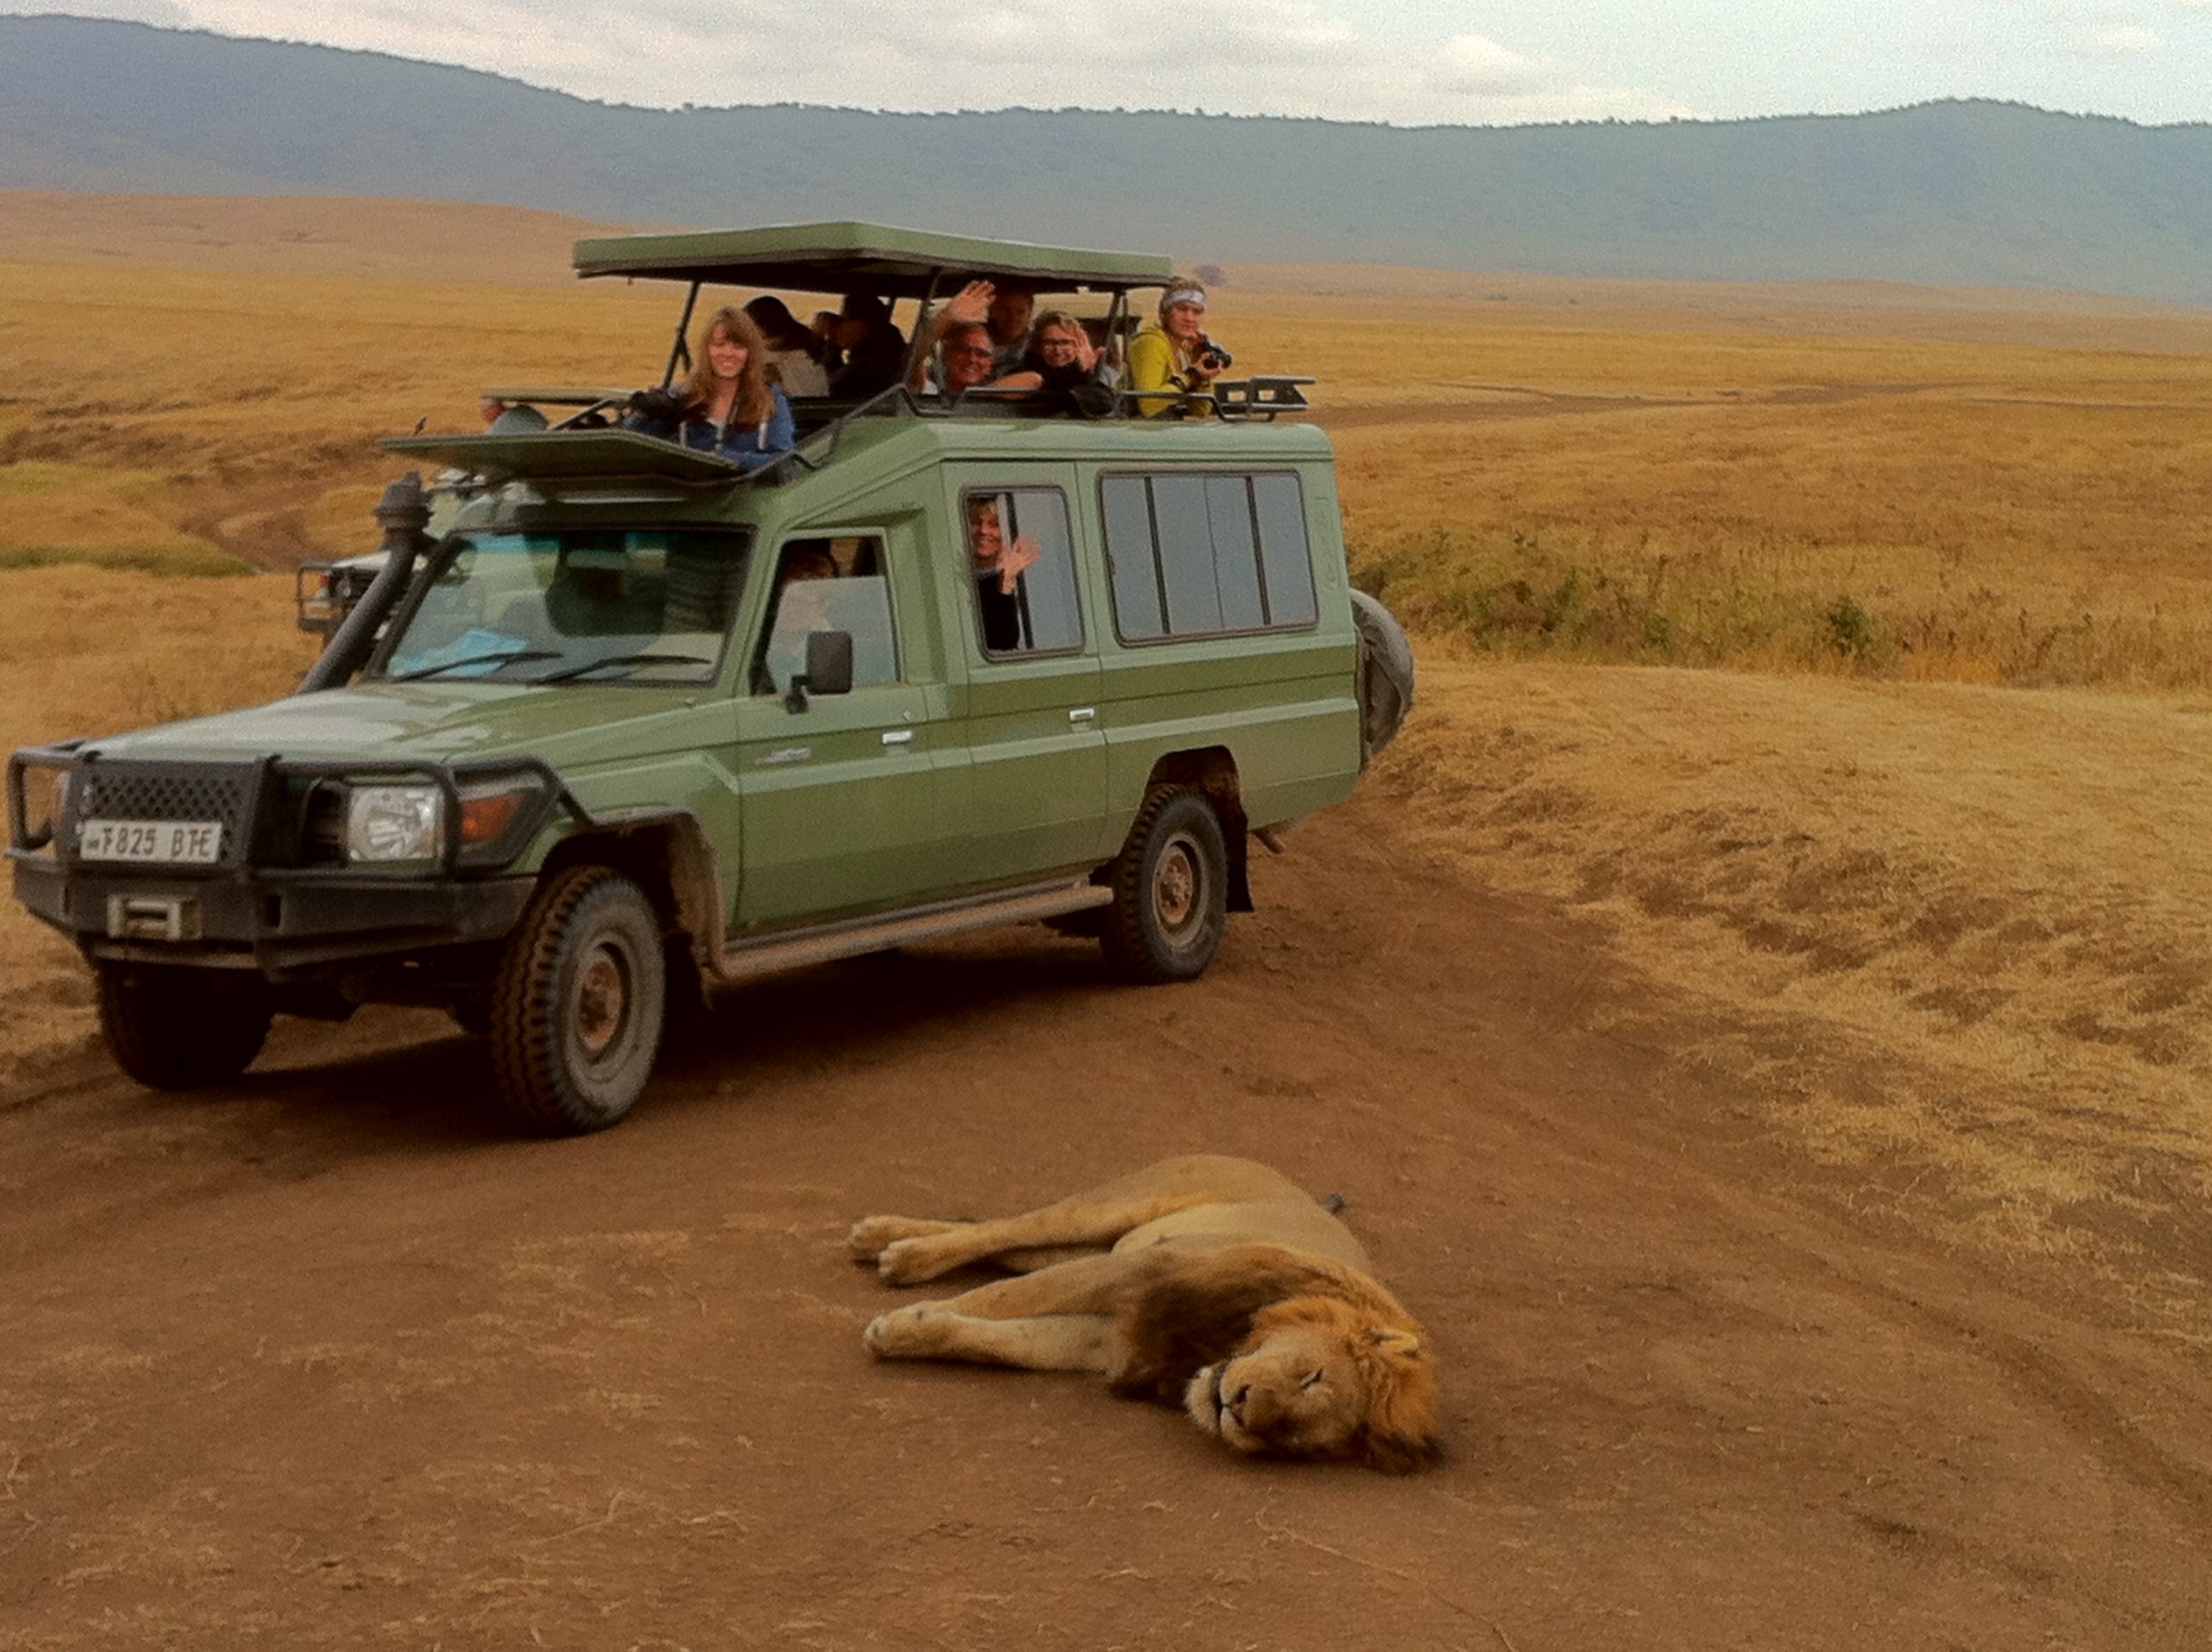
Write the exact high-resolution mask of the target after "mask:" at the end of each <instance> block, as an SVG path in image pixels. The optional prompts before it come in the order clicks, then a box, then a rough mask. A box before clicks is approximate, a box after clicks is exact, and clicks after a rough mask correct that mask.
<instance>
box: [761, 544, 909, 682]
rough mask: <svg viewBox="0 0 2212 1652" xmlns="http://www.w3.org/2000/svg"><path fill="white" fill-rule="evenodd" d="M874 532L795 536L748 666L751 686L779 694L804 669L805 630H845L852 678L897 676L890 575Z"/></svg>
mask: <svg viewBox="0 0 2212 1652" xmlns="http://www.w3.org/2000/svg"><path fill="white" fill-rule="evenodd" d="M882 566H883V555H882V549H881V547H880V546H879V545H878V544H877V543H876V542H875V541H873V540H861V539H794V540H793V541H792V542H790V543H789V544H787V545H785V546H784V548H783V555H782V556H781V559H780V562H779V565H778V567H777V569H776V591H775V610H774V613H775V617H774V618H773V619H772V620H770V622H769V629H768V635H767V638H766V639H765V641H763V645H762V648H761V654H760V659H759V661H758V663H757V666H756V668H755V670H754V672H753V692H754V693H756V694H769V693H775V694H781V693H783V692H784V691H785V690H787V689H789V688H790V687H791V679H792V677H793V673H795V672H799V671H805V669H806V635H807V633H808V632H810V631H843V632H846V633H847V634H848V635H850V636H851V637H852V639H853V686H854V688H856V689H865V688H872V687H874V686H876V685H878V684H879V683H896V682H897V681H898V645H897V641H896V634H895V632H894V631H893V629H892V627H891V593H890V581H889V580H886V579H884V576H883V575H882V574H879V573H875V572H872V571H871V572H866V573H860V572H854V571H853V570H855V569H862V568H865V569H869V570H873V569H877V568H881V567H882Z"/></svg>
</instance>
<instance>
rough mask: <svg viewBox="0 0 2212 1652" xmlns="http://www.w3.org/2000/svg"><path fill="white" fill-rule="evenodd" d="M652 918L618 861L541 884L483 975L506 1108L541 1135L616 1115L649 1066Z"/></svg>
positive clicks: (663, 1006) (656, 995)
mask: <svg viewBox="0 0 2212 1652" xmlns="http://www.w3.org/2000/svg"><path fill="white" fill-rule="evenodd" d="M667 1001H668V1000H667V977H666V973H665V964H664V962H663V957H662V951H661V934H660V920H659V917H658V916H657V915H656V914H655V913H654V912H653V903H652V902H650V901H648V900H647V899H646V897H645V891H644V890H641V889H640V888H638V886H637V885H636V884H634V883H632V882H631V881H630V880H629V878H624V877H623V875H622V874H621V873H620V872H614V871H611V870H610V869H609V868H607V867H605V866H571V867H569V868H568V870H567V871H565V872H558V873H556V874H555V875H554V876H553V877H552V878H550V879H548V880H547V881H546V882H545V884H544V885H543V886H541V887H540V888H539V890H538V893H537V895H536V896H533V897H532V900H531V902H530V906H529V908H528V909H527V910H526V911H525V912H524V913H523V914H522V921H521V922H520V923H519V924H517V925H516V926H515V929H514V933H513V935H511V936H509V937H508V938H507V951H506V952H505V954H504V955H503V956H502V957H501V960H500V967H499V974H498V975H497V977H496V978H495V980H494V981H493V983H492V993H491V1047H492V1062H493V1067H494V1070H495V1072H496V1074H497V1076H498V1080H499V1088H500V1094H501V1098H502V1099H503V1100H504V1101H505V1102H506V1103H507V1107H508V1108H509V1110H510V1111H512V1112H513V1114H515V1116H516V1117H517V1118H519V1119H520V1120H521V1121H523V1122H524V1123H525V1124H526V1125H528V1126H529V1127H531V1128H532V1129H533V1130H537V1131H541V1132H543V1133H546V1134H548V1135H581V1134H583V1133H586V1132H588V1131H592V1130H604V1129H605V1128H606V1127H608V1126H609V1125H611V1124H615V1123H617V1122H619V1121H620V1120H621V1119H622V1118H623V1115H624V1114H627V1113H628V1112H629V1110H630V1108H631V1106H632V1105H633V1104H635V1102H636V1101H637V1098H638V1096H640V1095H641V1094H643V1093H644V1090H645V1084H646V1080H647V1078H651V1077H652V1075H653V1062H654V1060H656V1059H657V1058H658V1057H659V1054H660V1034H661V1028H662V1025H663V1023H664V1022H665V1018H666V1012H667Z"/></svg>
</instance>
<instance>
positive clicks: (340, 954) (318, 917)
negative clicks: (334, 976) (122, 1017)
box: [9, 851, 535, 981]
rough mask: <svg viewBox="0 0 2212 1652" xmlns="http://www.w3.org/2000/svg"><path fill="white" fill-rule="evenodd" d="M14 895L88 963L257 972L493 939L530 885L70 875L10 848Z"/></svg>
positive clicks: (293, 971) (275, 975) (518, 909)
mask: <svg viewBox="0 0 2212 1652" xmlns="http://www.w3.org/2000/svg"><path fill="white" fill-rule="evenodd" d="M9 858H10V859H13V860H14V861H15V898H16V899H17V900H19V901H21V902H22V903H23V904H24V905H25V906H26V907H27V908H29V909H30V910H31V912H32V913H33V914H34V915H35V916H37V917H40V918H42V919H44V920H46V922H47V923H50V924H52V926H54V927H55V928H57V929H58V930H60V931H62V932H63V933H64V934H66V935H67V936H69V938H70V939H71V940H73V941H75V942H76V944H77V946H78V947H79V948H80V949H81V950H82V951H83V952H84V954H85V955H86V957H92V958H103V957H106V958H131V959H135V960H137V961H139V962H141V963H181V964H197V965H199V966H202V967H206V968H217V969H222V968H228V969H258V970H259V971H260V972H261V973H262V974H263V975H265V976H267V977H268V978H269V979H270V980H271V981H281V980H283V979H285V978H286V977H288V976H291V975H298V974H300V973H301V972H302V971H312V970H313V969H315V968H316V967H317V966H319V965H324V964H331V963H348V962H352V961H356V960H360V959H366V958H387V957H402V956H405V955H408V954H411V953H417V952H422V951H432V950H435V949H437V948H440V947H446V946H457V945H465V944H468V943H471V942H479V941H495V940H498V939H500V938H501V937H503V936H505V935H506V933H507V931H509V930H510V929H512V928H513V927H514V924H515V920H517V919H519V918H520V917H521V915H522V909H523V908H524V907H525V906H526V904H528V902H529V900H530V895H531V890H532V889H533V888H534V887H535V880H533V879H532V878H436V877H432V878H421V879H414V878H407V879H402V878H391V877H346V876H343V875H326V876H318V877H312V878H303V877H301V876H299V875H297V874H296V873H295V874H292V875H289V876H264V875H260V874H257V873H256V872H253V871H252V870H251V869H246V870H236V871H227V872H219V873H217V874H216V875H214V876H212V877H209V876H197V877H196V876H190V875H179V874H176V873H173V872H171V873H166V874H164V873H157V872H147V871H143V870H138V871H132V872H107V871H104V870H103V871H94V870H93V869H91V868H89V867H88V866H87V865H84V864H83V863H82V862H80V863H78V864H77V865H75V866H73V867H70V868H67V869H66V870H65V869H64V867H63V866H61V865H59V863H58V862H57V861H56V860H54V859H53V858H52V857H51V856H48V855H42V854H25V853H21V852H20V851H15V852H11V853H10V857H9Z"/></svg>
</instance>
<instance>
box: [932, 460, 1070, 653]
mask: <svg viewBox="0 0 2212 1652" xmlns="http://www.w3.org/2000/svg"><path fill="white" fill-rule="evenodd" d="M961 517H962V520H963V524H964V525H965V526H966V529H967V531H968V544H967V547H966V553H965V556H964V557H963V561H964V562H965V564H966V566H967V569H968V574H969V578H970V579H971V580H973V581H974V582H975V613H976V635H977V636H978V637H979V639H980V640H981V643H982V646H983V652H984V653H987V654H988V655H990V656H992V657H993V658H994V659H1004V658H1009V657H1018V656H1020V655H1023V654H1031V653H1066V652H1069V651H1071V650H1073V649H1078V648H1080V647H1082V646H1083V606H1082V602H1081V599H1080V598H1079V597H1078V595H1077V593H1076V574H1075V547H1074V543H1073V539H1072V538H1071V537H1070V535H1069V532H1068V521H1067V500H1066V496H1065V495H1062V494H1061V493H1060V489H1057V488H1009V489H1003V490H998V491H992V492H978V493H969V494H968V495H964V496H963V500H962V503H961ZM1024 545H1026V546H1027V547H1028V548H1030V549H1032V550H1035V552H1036V560H1035V561H1034V562H1030V564H1029V565H1028V566H1027V567H1026V568H1023V569H1022V570H1021V571H1020V572H1019V573H1018V574H1016V575H1015V580H1014V588H1013V589H1012V591H1011V592H1009V591H1007V590H1006V586H1005V575H1004V574H1002V573H1001V572H1000V557H1001V556H1005V555H1006V553H1007V552H1009V551H1018V550H1021V549H1023V548H1024ZM979 557H980V558H981V561H980V562H979V561H978V560H977V559H978V558H979Z"/></svg>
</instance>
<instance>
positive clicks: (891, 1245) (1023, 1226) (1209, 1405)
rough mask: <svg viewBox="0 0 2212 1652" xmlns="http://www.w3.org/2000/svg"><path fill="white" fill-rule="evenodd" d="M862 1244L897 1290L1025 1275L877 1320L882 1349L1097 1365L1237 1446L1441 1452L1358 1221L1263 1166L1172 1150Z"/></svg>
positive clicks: (1378, 1459)
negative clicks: (980, 1267)
mask: <svg viewBox="0 0 2212 1652" xmlns="http://www.w3.org/2000/svg"><path fill="white" fill-rule="evenodd" d="M851 1243H852V1249H853V1255H854V1259H855V1260H859V1261H862V1262H873V1263H874V1264H875V1265H876V1271H877V1272H878V1273H879V1274H880V1275H882V1277H883V1278H884V1282H885V1283H886V1284H889V1285H919V1284H921V1282H922V1281H924V1280H926V1279H933V1278H937V1277H938V1276H939V1274H942V1273H948V1272H951V1271H952V1270H953V1269H955V1268H957V1267H962V1266H967V1265H968V1264H969V1263H973V1262H985V1261H987V1262H991V1263H994V1264H996V1265H997V1266H1000V1267H1004V1268H1007V1269H1010V1270H1012V1272H1014V1273H1015V1274H1016V1276H1017V1277H1015V1278H1010V1279H1001V1280H998V1281H996V1282H994V1283H993V1284H990V1285H981V1286H979V1287H977V1288H976V1289H975V1290H973V1291H967V1292H964V1293H963V1294H962V1295H960V1296H957V1297H950V1298H947V1299H946V1300H945V1301H942V1302H921V1303H911V1304H909V1305H908V1306H907V1307H904V1308H900V1309H893V1310H892V1311H891V1312H890V1313H888V1314H884V1315H879V1316H878V1318H877V1319H876V1320H875V1321H873V1322H872V1323H871V1324H870V1325H869V1327H868V1328H867V1332H866V1343H867V1345H868V1349H869V1351H870V1352H872V1353H873V1354H875V1355H876V1356H877V1357H878V1358H883V1359H965V1360H974V1361H977V1362H979V1363H981V1364H993V1365H1014V1366H1019V1367H1021V1368H1023V1369H1024V1370H1034V1371H1097V1372H1098V1373H1099V1374H1100V1375H1102V1376H1104V1377H1105V1379H1106V1381H1107V1383H1108V1385H1109V1387H1110V1388H1112V1389H1113V1391H1114V1392H1115V1394H1122V1395H1125V1396H1127V1397H1130V1398H1133V1399H1144V1400H1160V1401H1162V1402H1164V1403H1165V1404H1168V1405H1180V1406H1182V1408H1183V1410H1184V1411H1185V1412H1188V1414H1189V1416H1190V1418H1191V1420H1192V1421H1193V1422H1194V1423H1196V1424H1198V1425H1199V1427H1200V1428H1201V1429H1203V1430H1206V1432H1207V1433H1208V1434H1212V1435H1215V1436H1218V1437H1219V1438H1221V1439H1222V1440H1224V1441H1225V1442H1228V1443H1229V1444H1230V1445H1231V1446H1233V1447H1234V1448H1236V1449H1237V1450H1239V1451H1245V1452H1254V1453H1261V1454H1267V1455H1275V1456H1283V1457H1322V1458H1347V1459H1350V1460H1352V1461H1358V1462H1363V1463H1365V1464H1367V1465H1368V1466H1369V1467H1374V1468H1381V1469H1386V1470H1389V1471H1392V1472H1401V1471H1404V1470H1406V1469H1409V1468H1413V1467H1419V1465H1420V1464H1422V1463H1424V1462H1426V1461H1431V1459H1433V1458H1434V1457H1435V1455H1437V1446H1436V1367H1435V1364H1434V1362H1433V1360H1432V1359H1431V1357H1430V1353H1429V1345H1428V1338H1427V1336H1426V1335H1425V1333H1423V1331H1422V1329H1421V1327H1420V1326H1419V1324H1417V1323H1416V1322H1415V1321H1414V1320H1413V1315H1410V1314H1408V1313H1407V1311H1406V1310H1405V1309H1403V1308H1402V1307H1401V1306H1400V1305H1399V1303H1398V1301H1397V1299H1396V1298H1395V1297H1392V1296H1391V1295H1390V1293H1389V1291H1385V1290H1384V1289H1383V1287H1382V1286H1381V1285H1377V1284H1376V1282H1375V1281H1374V1279H1373V1278H1370V1276H1369V1273H1368V1266H1369V1264H1368V1260H1367V1253H1366V1252H1365V1251H1364V1250H1363V1249H1362V1248H1360V1245H1359V1242H1358V1240H1357V1239H1355V1238H1353V1237H1352V1234H1351V1232H1350V1230H1347V1229H1346V1227H1345V1226H1344V1224H1342V1223H1340V1222H1339V1221H1338V1220H1337V1219H1336V1218H1335V1217H1334V1215H1332V1214H1331V1213H1330V1212H1328V1210H1325V1209H1324V1208H1322V1206H1320V1205H1318V1204H1316V1202H1315V1201H1314V1200H1312V1199H1311V1198H1310V1197H1309V1196H1308V1195H1307V1194H1306V1193H1304V1191H1302V1190H1301V1189H1300V1188H1299V1187H1297V1185H1296V1184H1295V1183H1293V1182H1291V1181H1290V1180H1289V1179H1288V1178H1286V1177H1285V1176H1284V1175H1281V1174H1280V1173H1279V1172H1278V1171H1275V1170H1271V1169H1268V1168H1267V1166H1266V1165H1264V1164H1255V1163H1252V1162H1251V1161H1250V1160H1249V1159H1237V1158H1212V1157H1200V1158H1171V1159H1164V1160H1162V1161H1161V1162H1160V1163H1158V1164H1154V1165H1151V1166H1148V1167H1147V1168H1146V1169H1142V1170H1138V1171H1136V1172H1134V1173H1133V1174H1131V1175H1126V1176H1122V1177H1120V1178H1119V1179H1117V1180H1115V1181H1109V1182H1106V1183H1104V1184H1103V1185H1102V1186H1100V1187H1093V1188H1091V1189H1090V1190H1089V1191H1087V1192H1085V1193H1078V1194H1076V1195H1075V1196H1074V1197H1073V1198H1072V1199H1065V1200H1061V1201H1060V1203H1058V1204H1056V1205H1048V1206H1045V1207H1044V1208H1043V1209H1042V1210H1037V1211H1031V1212H1029V1213H1028V1214H1026V1215H1024V1216H1012V1217H1006V1218H1001V1219H1000V1220H996V1221H986V1222H938V1221H920V1220H915V1219H914V1218H908V1217H902V1216H871V1217H868V1218H865V1219H863V1220H862V1221H860V1222H859V1223H856V1224H854V1228H853V1233H852V1241H851Z"/></svg>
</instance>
